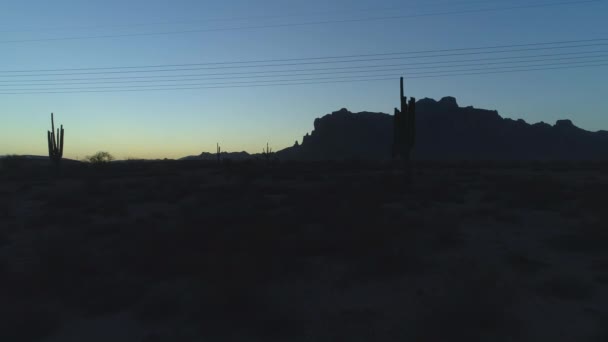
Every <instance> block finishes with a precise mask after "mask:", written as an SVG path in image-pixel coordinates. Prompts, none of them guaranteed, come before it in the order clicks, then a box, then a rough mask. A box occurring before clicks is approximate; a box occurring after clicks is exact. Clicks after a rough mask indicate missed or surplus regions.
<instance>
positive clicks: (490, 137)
mask: <svg viewBox="0 0 608 342" xmlns="http://www.w3.org/2000/svg"><path fill="white" fill-rule="evenodd" d="M416 111H417V118H416V120H417V140H416V147H415V149H414V151H413V158H415V159H419V160H608V132H606V131H598V132H589V131H586V130H583V129H581V128H578V127H576V126H575V125H574V124H573V123H572V121H570V120H558V121H557V122H556V123H555V125H549V124H547V123H544V122H540V123H536V124H528V123H526V122H525V121H524V120H521V119H519V120H511V119H506V118H502V117H501V116H500V115H498V112H496V111H493V110H485V109H477V108H473V107H466V108H463V107H459V106H458V104H457V102H456V99H455V98H453V97H445V98H443V99H441V100H440V101H435V100H433V99H428V98H425V99H422V100H419V101H417V103H416ZM392 125H393V116H392V115H389V114H385V113H371V112H361V113H356V114H355V113H351V112H349V111H348V110H347V109H344V108H343V109H341V110H339V111H337V112H333V113H331V114H328V115H325V116H323V117H322V118H317V119H315V121H314V130H313V131H312V132H311V134H307V135H306V136H304V138H303V140H302V144H300V145H294V146H293V147H289V148H286V149H284V150H281V151H278V152H277V157H278V158H279V159H281V160H290V159H292V160H340V159H363V160H381V159H389V158H390V152H391V144H392V140H393V129H392Z"/></svg>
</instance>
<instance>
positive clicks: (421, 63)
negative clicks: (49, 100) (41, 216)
mask: <svg viewBox="0 0 608 342" xmlns="http://www.w3.org/2000/svg"><path fill="white" fill-rule="evenodd" d="M598 53H599V54H603V53H608V51H607V50H595V51H581V52H565V53H553V54H540V55H530V56H507V57H494V58H477V59H464V60H444V61H428V62H410V63H399V64H384V65H358V66H343V67H336V66H335V67H325V68H312V69H311V68H308V69H288V70H264V71H239V72H220V73H204V74H178V75H148V76H118V77H80V78H60V79H34V80H32V79H23V80H19V79H16V80H0V83H15V82H58V81H91V80H127V79H130V80H140V79H146V80H149V79H154V78H156V79H164V78H171V77H173V78H175V77H204V76H226V75H255V74H274V73H286V72H309V71H327V70H353V69H354V70H357V69H368V68H385V67H406V66H415V65H437V64H446V63H466V62H484V61H501V60H503V61H504V60H506V61H507V62H505V63H516V62H522V63H523V62H528V61H527V60H525V59H532V58H539V57H556V56H571V55H581V54H598ZM591 57H594V56H580V57H574V58H591ZM512 59H520V61H509V60H512ZM521 59H524V60H521ZM547 60H550V59H547ZM529 62H533V60H532V61H529ZM132 82H137V81H132ZM146 82H147V81H146ZM108 83H111V82H108Z"/></svg>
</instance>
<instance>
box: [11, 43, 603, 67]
mask: <svg viewBox="0 0 608 342" xmlns="http://www.w3.org/2000/svg"><path fill="white" fill-rule="evenodd" d="M591 42H608V38H594V39H578V40H561V41H552V42H540V43H526V44H507V45H490V46H476V47H466V48H453V49H433V50H418V51H402V52H384V53H371V54H351V55H338V56H336V55H333V56H316V57H301V58H283V59H258V60H248V61H229V62H205V63H181V64H157V65H139V66H113V67H88V68H62V69H33V70H32V69H29V70H0V73H27V72H52V71H85V70H114V69H146V68H169V67H183V66H203V65H232V64H255V63H276V62H295V61H310V60H323V59H347V58H361V57H380V56H395V55H410V54H429V53H439V52H455V51H474V50H488V49H507V48H516V47H530V46H546V45H565V44H578V43H591ZM579 46H580V45H579ZM579 46H574V47H579ZM583 46H586V45H583ZM556 48H557V47H556ZM561 48H568V47H561ZM516 51H520V50H516Z"/></svg>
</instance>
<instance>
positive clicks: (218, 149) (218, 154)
mask: <svg viewBox="0 0 608 342" xmlns="http://www.w3.org/2000/svg"><path fill="white" fill-rule="evenodd" d="M220 156H221V149H220V144H219V143H217V163H218V164H219V163H220Z"/></svg>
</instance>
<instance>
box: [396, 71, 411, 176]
mask: <svg viewBox="0 0 608 342" xmlns="http://www.w3.org/2000/svg"><path fill="white" fill-rule="evenodd" d="M400 86H401V87H400V88H401V96H400V100H401V110H399V109H397V108H395V118H394V142H393V158H395V157H397V156H401V158H402V159H403V161H404V162H405V167H406V172H407V176H408V179H409V175H410V154H411V151H412V148H414V145H415V141H416V99H415V98H413V97H411V98H410V100H409V103H408V101H407V97H405V96H404V94H403V77H401V80H400Z"/></svg>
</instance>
